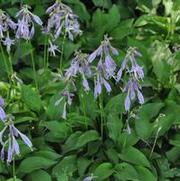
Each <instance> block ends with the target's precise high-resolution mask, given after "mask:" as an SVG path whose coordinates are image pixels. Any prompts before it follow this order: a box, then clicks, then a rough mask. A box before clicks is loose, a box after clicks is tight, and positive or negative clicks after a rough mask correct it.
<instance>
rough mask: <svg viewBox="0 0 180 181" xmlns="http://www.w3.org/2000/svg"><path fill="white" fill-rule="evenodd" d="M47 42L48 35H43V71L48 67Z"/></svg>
mask: <svg viewBox="0 0 180 181" xmlns="http://www.w3.org/2000/svg"><path fill="white" fill-rule="evenodd" d="M47 42H48V35H45V40H44V69H47V68H48V66H49V63H48V51H47Z"/></svg>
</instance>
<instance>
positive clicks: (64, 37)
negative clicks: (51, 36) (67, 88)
mask: <svg viewBox="0 0 180 181" xmlns="http://www.w3.org/2000/svg"><path fill="white" fill-rule="evenodd" d="M65 39H66V32H65V33H64V36H63V40H62V47H61V57H60V65H59V66H60V67H59V68H60V71H62V65H63V54H64V44H65Z"/></svg>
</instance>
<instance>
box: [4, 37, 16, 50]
mask: <svg viewBox="0 0 180 181" xmlns="http://www.w3.org/2000/svg"><path fill="white" fill-rule="evenodd" d="M14 41H15V40H12V39H11V38H10V37H9V36H7V37H6V38H5V40H4V41H3V44H4V45H5V46H6V50H7V52H8V53H9V52H10V51H11V46H12V45H14Z"/></svg>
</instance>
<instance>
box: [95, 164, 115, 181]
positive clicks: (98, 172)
mask: <svg viewBox="0 0 180 181" xmlns="http://www.w3.org/2000/svg"><path fill="white" fill-rule="evenodd" d="M112 174H113V167H112V164H111V163H108V162H107V163H106V162H105V163H102V164H100V165H99V166H97V168H96V169H95V171H94V176H97V180H99V181H101V180H105V179H106V178H108V177H109V176H111V175H112Z"/></svg>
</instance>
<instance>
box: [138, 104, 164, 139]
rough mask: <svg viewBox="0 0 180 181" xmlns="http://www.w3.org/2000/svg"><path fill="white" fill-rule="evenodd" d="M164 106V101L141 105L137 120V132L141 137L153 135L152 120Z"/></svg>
mask: <svg viewBox="0 0 180 181" xmlns="http://www.w3.org/2000/svg"><path fill="white" fill-rule="evenodd" d="M163 106H164V104H163V103H149V104H145V105H143V106H142V107H141V109H140V110H139V113H138V115H137V118H138V119H137V120H136V121H135V129H136V132H137V134H138V135H139V136H140V137H141V138H143V139H147V138H149V137H150V136H151V134H152V131H153V126H152V123H151V122H150V121H151V119H152V118H153V117H155V116H157V114H158V113H159V111H160V109H161V108H162V107H163Z"/></svg>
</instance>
